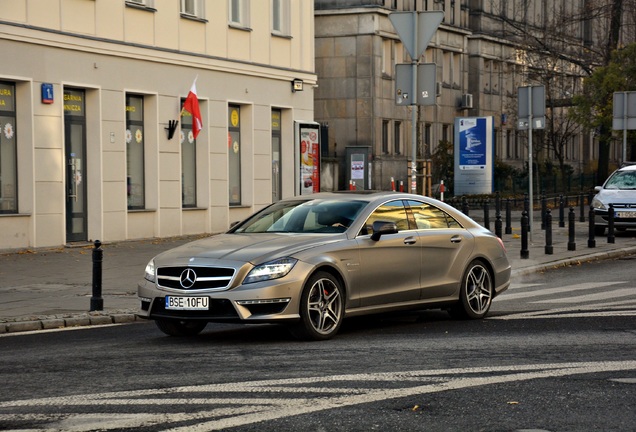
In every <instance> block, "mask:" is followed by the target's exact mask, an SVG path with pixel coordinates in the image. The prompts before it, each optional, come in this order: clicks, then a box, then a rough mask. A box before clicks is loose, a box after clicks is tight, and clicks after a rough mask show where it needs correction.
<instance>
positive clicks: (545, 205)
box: [541, 196, 548, 230]
mask: <svg viewBox="0 0 636 432" xmlns="http://www.w3.org/2000/svg"><path fill="white" fill-rule="evenodd" d="M547 208H548V202H547V200H546V199H545V197H544V196H542V197H541V229H542V230H544V229H545V214H546V210H547Z"/></svg>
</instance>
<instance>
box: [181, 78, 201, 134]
mask: <svg viewBox="0 0 636 432" xmlns="http://www.w3.org/2000/svg"><path fill="white" fill-rule="evenodd" d="M183 110H185V111H187V112H189V113H190V114H192V135H194V138H195V139H196V137H197V135H199V132H200V131H201V129H203V120H202V118H201V111H200V110H199V99H198V98H197V79H196V78H195V79H194V82H193V83H192V87H191V88H190V92H189V93H188V97H186V100H185V101H184V102H183Z"/></svg>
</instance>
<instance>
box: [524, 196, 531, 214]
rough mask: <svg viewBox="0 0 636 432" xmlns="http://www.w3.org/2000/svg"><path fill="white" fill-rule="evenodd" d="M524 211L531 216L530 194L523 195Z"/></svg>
mask: <svg viewBox="0 0 636 432" xmlns="http://www.w3.org/2000/svg"><path fill="white" fill-rule="evenodd" d="M523 209H524V210H525V211H526V212H528V214H530V198H528V194H523Z"/></svg>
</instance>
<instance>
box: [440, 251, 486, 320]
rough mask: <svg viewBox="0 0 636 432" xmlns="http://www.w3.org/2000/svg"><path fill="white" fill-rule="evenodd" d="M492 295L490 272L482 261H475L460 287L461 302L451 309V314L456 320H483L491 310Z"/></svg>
mask: <svg viewBox="0 0 636 432" xmlns="http://www.w3.org/2000/svg"><path fill="white" fill-rule="evenodd" d="M492 294H493V282H492V277H491V276H490V272H489V271H488V269H487V268H486V267H485V266H484V264H483V263H482V262H481V261H479V260H475V261H473V262H471V263H470V265H469V266H468V268H467V269H466V272H465V273H464V277H463V278H462V283H461V286H460V287H459V301H458V302H457V304H456V305H454V306H453V307H452V308H451V310H450V313H451V315H452V316H453V317H456V318H464V319H466V318H470V319H479V318H483V317H485V316H486V314H487V313H488V310H489V309H490V304H491V303H492Z"/></svg>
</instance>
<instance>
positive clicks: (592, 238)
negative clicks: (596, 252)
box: [587, 206, 596, 248]
mask: <svg viewBox="0 0 636 432" xmlns="http://www.w3.org/2000/svg"><path fill="white" fill-rule="evenodd" d="M588 219H589V227H590V229H589V231H588V233H587V234H588V238H587V247H589V248H594V247H596V227H595V224H594V207H592V206H590V212H589V216H588Z"/></svg>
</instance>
